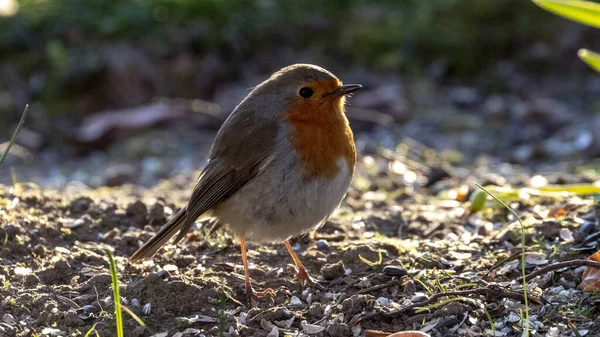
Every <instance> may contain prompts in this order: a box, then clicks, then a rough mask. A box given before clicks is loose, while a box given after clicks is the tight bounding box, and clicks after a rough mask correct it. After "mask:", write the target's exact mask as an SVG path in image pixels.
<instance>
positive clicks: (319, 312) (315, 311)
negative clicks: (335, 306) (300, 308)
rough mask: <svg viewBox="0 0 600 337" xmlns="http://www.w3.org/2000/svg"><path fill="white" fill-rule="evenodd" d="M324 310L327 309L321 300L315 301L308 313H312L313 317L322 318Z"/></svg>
mask: <svg viewBox="0 0 600 337" xmlns="http://www.w3.org/2000/svg"><path fill="white" fill-rule="evenodd" d="M324 312H325V309H323V306H322V305H321V303H319V302H315V303H313V304H311V305H310V307H309V308H308V314H309V315H310V317H311V318H315V319H321V317H323V313H324Z"/></svg>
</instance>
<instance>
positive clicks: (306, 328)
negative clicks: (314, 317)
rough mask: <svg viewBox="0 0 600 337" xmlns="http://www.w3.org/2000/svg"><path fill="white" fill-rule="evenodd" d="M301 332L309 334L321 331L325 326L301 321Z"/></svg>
mask: <svg viewBox="0 0 600 337" xmlns="http://www.w3.org/2000/svg"><path fill="white" fill-rule="evenodd" d="M301 325H302V332H304V333H306V334H309V335H315V334H318V333H320V332H322V331H323V330H325V327H322V326H320V325H316V324H308V323H302V324H301Z"/></svg>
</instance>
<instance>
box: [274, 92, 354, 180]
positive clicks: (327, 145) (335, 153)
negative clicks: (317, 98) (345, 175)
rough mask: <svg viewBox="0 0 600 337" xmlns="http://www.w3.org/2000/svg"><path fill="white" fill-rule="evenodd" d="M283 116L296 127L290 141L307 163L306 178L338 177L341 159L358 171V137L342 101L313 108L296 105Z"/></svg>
mask: <svg viewBox="0 0 600 337" xmlns="http://www.w3.org/2000/svg"><path fill="white" fill-rule="evenodd" d="M282 118H283V119H286V120H288V121H289V122H290V123H291V124H292V126H293V128H294V132H292V133H291V134H290V141H291V142H292V144H294V146H295V148H296V150H297V151H298V154H299V156H300V159H301V160H302V162H303V171H304V176H305V177H307V178H316V177H318V178H333V177H335V176H336V175H337V174H338V173H339V171H340V168H339V167H338V161H339V159H340V158H344V159H345V160H346V162H347V163H348V168H349V170H350V173H351V174H353V173H354V165H355V164H356V148H355V146H354V136H353V134H352V130H351V129H350V125H349V124H348V120H347V119H346V116H344V114H343V102H342V101H341V100H339V101H337V102H336V101H332V102H328V104H321V105H315V106H311V107H306V106H304V105H301V106H297V107H292V108H291V109H290V110H289V111H288V113H287V114H284V115H282Z"/></svg>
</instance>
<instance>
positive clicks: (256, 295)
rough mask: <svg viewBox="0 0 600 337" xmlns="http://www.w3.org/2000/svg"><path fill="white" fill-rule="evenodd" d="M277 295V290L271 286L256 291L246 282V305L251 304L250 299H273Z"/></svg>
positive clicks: (260, 300)
mask: <svg viewBox="0 0 600 337" xmlns="http://www.w3.org/2000/svg"><path fill="white" fill-rule="evenodd" d="M275 296H277V292H276V291H275V290H273V289H271V288H267V289H265V290H263V291H256V290H254V288H253V287H252V285H250V284H246V300H247V302H248V306H250V305H251V303H252V300H255V301H257V302H262V301H265V300H273V299H275Z"/></svg>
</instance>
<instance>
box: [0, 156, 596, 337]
mask: <svg viewBox="0 0 600 337" xmlns="http://www.w3.org/2000/svg"><path fill="white" fill-rule="evenodd" d="M402 148H403V147H402V146H399V147H398V149H402ZM496 169H497V168H494V169H493V170H492V168H490V167H489V164H487V163H485V162H481V163H479V164H478V165H477V166H476V167H472V168H468V169H467V168H464V167H461V168H454V167H452V166H451V165H449V164H448V163H444V162H442V161H440V162H438V164H437V165H425V163H424V162H421V163H419V159H418V158H411V159H410V160H409V157H408V156H405V155H400V154H399V153H398V152H397V151H387V150H379V149H374V148H371V149H370V148H369V147H366V148H362V149H361V155H360V158H359V163H358V167H357V174H356V176H355V179H354V181H353V184H352V187H351V188H350V190H349V192H348V197H347V199H346V200H345V202H344V203H343V204H342V206H341V208H340V209H339V211H338V212H337V213H336V214H335V215H334V216H333V217H332V218H331V219H330V220H329V221H328V222H327V223H326V224H325V225H324V226H323V227H322V228H320V229H319V230H317V231H316V232H313V233H310V234H307V235H305V236H302V237H298V238H295V239H293V240H292V245H293V247H294V249H295V250H296V251H297V253H298V255H299V257H300V259H301V260H302V261H303V262H304V264H305V265H306V267H307V269H308V270H309V272H310V273H311V275H312V276H313V277H314V278H316V279H318V280H319V282H320V284H321V285H322V287H323V289H317V288H316V287H314V286H310V285H303V284H301V283H300V282H299V281H298V280H297V279H296V277H295V276H296V275H295V269H294V267H293V262H292V260H291V258H290V256H289V255H288V252H287V251H286V248H285V246H284V245H283V244H271V245H265V246H259V245H255V244H252V243H250V244H249V247H248V249H249V252H248V254H249V260H250V262H251V266H250V268H251V270H250V274H251V277H252V280H253V282H255V287H256V288H257V289H266V288H272V289H274V290H276V291H277V295H276V297H275V298H273V299H272V300H266V301H262V302H253V303H252V304H251V305H250V306H248V305H247V303H246V297H245V293H244V282H243V268H242V266H241V252H240V247H239V243H238V242H237V241H236V240H235V238H234V237H232V236H231V235H230V234H229V233H227V231H221V230H219V231H218V232H217V233H215V234H214V235H213V236H211V237H206V238H205V237H204V233H205V227H207V226H204V225H205V224H204V223H203V222H199V223H198V226H197V227H196V228H195V230H194V231H193V232H191V233H190V234H189V235H188V236H187V237H186V239H185V240H184V242H182V243H180V244H178V245H167V246H166V247H164V248H163V249H162V250H161V251H160V252H159V253H158V254H157V255H156V256H155V257H154V258H153V259H152V260H149V261H145V262H144V263H140V264H130V263H128V261H127V258H128V257H129V256H130V255H131V254H132V253H133V252H134V251H135V250H136V249H137V248H138V247H139V246H140V244H141V243H142V242H145V241H146V240H148V239H149V238H150V237H151V235H152V234H153V233H154V232H155V231H156V230H158V228H160V226H162V225H163V224H164V223H165V222H166V221H167V219H168V218H169V216H170V215H172V214H174V212H176V211H177V210H178V209H179V207H182V206H183V205H184V204H185V201H186V200H187V198H188V196H189V193H190V192H191V189H192V187H193V183H194V181H195V178H196V175H197V174H198V172H193V173H192V172H190V173H187V174H182V175H179V176H176V177H173V178H171V179H167V180H164V181H162V182H161V183H159V184H158V185H156V186H154V187H151V188H145V187H141V186H139V185H124V186H119V187H115V188H109V187H102V188H98V189H90V190H83V189H67V190H62V191H58V190H52V189H42V188H39V187H37V186H34V185H31V184H24V183H21V184H16V185H12V186H7V185H2V186H0V222H2V227H1V228H0V243H1V246H0V247H1V263H0V281H2V283H3V284H2V287H0V299H1V303H0V317H1V320H2V322H1V323H0V336H83V335H86V333H88V332H90V336H94V335H95V333H94V332H92V331H93V329H95V330H96V332H97V334H98V335H99V336H102V337H105V336H116V332H115V331H116V330H115V316H114V301H113V299H112V295H113V289H112V284H111V275H110V267H109V262H108V258H107V255H106V254H105V252H104V251H103V248H106V249H110V250H111V251H112V254H113V255H114V256H115V261H116V265H117V272H118V279H119V284H120V294H121V297H122V298H121V301H122V303H123V304H124V305H125V306H126V307H127V308H128V309H129V310H131V311H132V312H133V313H135V314H136V315H137V316H139V318H140V319H141V320H143V323H144V325H145V326H142V325H140V323H139V322H138V321H136V320H135V319H134V318H132V316H131V315H130V314H129V313H127V312H124V313H123V316H124V331H125V336H128V337H129V336H152V335H155V336H219V335H223V336H284V335H289V336H307V335H310V336H331V337H336V336H340V337H341V336H365V335H370V336H373V334H372V332H368V331H370V330H380V331H386V332H396V331H402V330H413V329H417V330H419V329H421V330H423V331H426V332H428V333H429V334H431V335H432V336H482V335H487V336H492V335H495V336H521V335H522V333H523V327H522V325H523V324H522V322H523V319H522V318H523V315H524V310H525V306H524V298H523V296H522V281H521V278H520V277H521V269H520V265H519V261H520V260H519V259H520V255H519V254H520V252H521V248H520V242H521V234H520V233H521V232H520V227H519V224H518V222H516V221H515V218H514V217H513V216H512V214H510V213H509V212H508V211H507V210H506V209H504V208H501V207H497V205H494V204H492V202H491V201H488V207H486V208H484V210H483V211H481V212H473V213H471V212H470V203H469V201H468V200H469V196H470V195H471V194H472V193H473V192H474V187H469V186H473V184H472V182H473V181H478V182H481V183H482V184H484V185H486V186H489V185H501V186H505V187H506V186H522V185H523V184H524V183H528V182H529V181H530V178H531V177H529V176H527V175H526V174H524V173H523V172H521V171H519V170H518V169H515V168H513V167H508V168H507V167H505V168H504V169H503V171H502V173H503V178H499V177H498V176H497V175H496V174H494V173H492V172H493V171H494V170H496ZM548 179H549V181H550V182H551V183H557V182H559V183H560V182H579V183H588V182H589V181H590V180H589V178H584V177H581V176H577V175H568V174H561V175H558V176H549V177H548ZM511 206H512V207H513V208H514V209H515V210H516V211H517V212H518V213H519V215H520V216H521V217H522V219H523V221H524V226H525V230H526V237H525V242H526V249H527V254H528V255H527V256H528V259H527V260H526V261H528V262H527V263H526V265H525V268H526V272H527V273H531V272H532V271H533V270H535V269H536V268H539V267H540V266H544V265H547V264H550V263H553V262H556V261H564V260H573V259H585V258H587V257H588V256H589V255H591V254H593V253H594V252H595V251H596V250H597V246H598V244H597V237H598V233H599V230H600V228H599V226H598V223H599V219H600V207H599V206H598V203H597V201H596V200H594V199H593V198H592V197H577V196H567V197H561V198H558V199H557V198H549V197H536V196H530V198H519V199H512V202H511ZM567 232H568V233H570V234H571V235H572V237H573V239H572V240H571V239H565V238H566V236H565V235H564V234H565V233H567ZM529 257H530V258H529ZM584 269H585V267H573V268H564V269H560V270H557V271H553V272H549V273H547V274H544V275H541V276H540V277H537V278H534V279H533V280H531V281H530V282H529V284H528V290H529V294H530V298H529V303H528V309H529V319H530V324H529V325H530V333H531V335H532V336H577V335H576V334H575V332H574V331H575V330H577V333H578V334H579V335H581V336H584V335H587V336H599V335H600V323H599V322H598V320H597V319H596V318H595V317H597V316H598V314H600V297H599V296H598V295H597V294H594V293H585V292H582V291H581V290H579V289H577V285H578V284H579V283H580V281H581V275H582V273H583V270H584ZM486 289H487V290H489V291H486ZM469 290H471V292H464V291H469ZM454 291H456V292H460V291H463V293H458V295H457V296H453V297H446V298H444V297H442V298H437V299H436V298H433V301H430V302H425V303H426V304H427V305H424V307H425V308H420V310H418V309H419V308H417V309H415V310H404V311H403V312H400V314H397V315H395V314H390V313H393V312H395V311H398V310H400V309H402V308H405V307H407V306H408V305H411V304H414V303H420V302H424V301H427V300H429V299H432V296H435V294H440V293H443V292H454ZM448 299H451V300H448ZM490 321H493V322H494V329H493V330H492V329H491V327H490Z"/></svg>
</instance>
